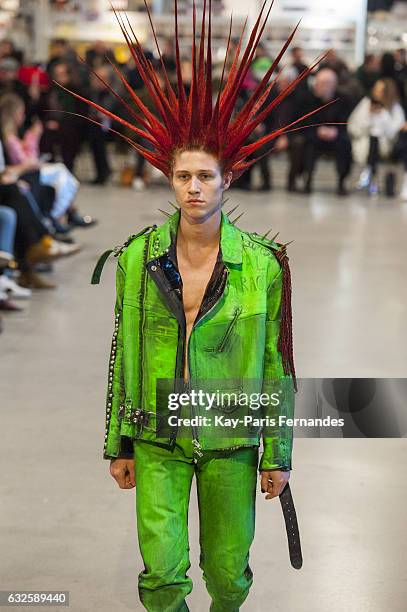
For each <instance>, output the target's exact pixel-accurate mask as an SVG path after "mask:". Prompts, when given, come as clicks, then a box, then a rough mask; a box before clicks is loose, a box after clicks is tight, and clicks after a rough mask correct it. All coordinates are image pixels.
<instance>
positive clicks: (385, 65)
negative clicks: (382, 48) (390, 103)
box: [380, 53, 406, 104]
mask: <svg viewBox="0 0 407 612" xmlns="http://www.w3.org/2000/svg"><path fill="white" fill-rule="evenodd" d="M380 78H381V79H392V80H393V81H394V82H395V84H396V87H397V91H398V96H399V98H400V101H401V103H402V104H404V103H405V101H406V92H405V91H404V82H403V80H402V78H401V77H400V74H399V73H398V72H397V70H396V60H395V59H394V56H393V54H392V53H383V55H382V59H381V62H380Z"/></svg>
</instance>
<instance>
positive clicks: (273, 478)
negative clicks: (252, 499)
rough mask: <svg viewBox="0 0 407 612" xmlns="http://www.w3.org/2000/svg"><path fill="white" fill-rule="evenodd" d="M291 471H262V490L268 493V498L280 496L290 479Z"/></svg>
mask: <svg viewBox="0 0 407 612" xmlns="http://www.w3.org/2000/svg"><path fill="white" fill-rule="evenodd" d="M290 474H291V472H282V471H281V470H268V471H266V472H261V492H262V493H267V495H266V499H273V497H278V496H279V495H280V493H281V492H282V490H283V489H284V487H285V485H286V484H287V482H288V481H289V479H290Z"/></svg>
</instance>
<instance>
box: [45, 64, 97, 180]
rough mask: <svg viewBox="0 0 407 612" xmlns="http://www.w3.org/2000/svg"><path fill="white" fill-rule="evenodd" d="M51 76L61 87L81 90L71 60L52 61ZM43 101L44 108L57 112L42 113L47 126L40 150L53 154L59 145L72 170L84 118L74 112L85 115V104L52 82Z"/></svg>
mask: <svg viewBox="0 0 407 612" xmlns="http://www.w3.org/2000/svg"><path fill="white" fill-rule="evenodd" d="M51 77H52V78H53V79H54V80H55V81H56V82H57V83H60V84H61V85H62V86H63V87H66V88H67V89H70V90H71V91H73V92H75V93H79V94H83V92H82V90H81V88H80V85H79V84H78V82H77V80H76V78H75V75H74V74H73V72H72V67H71V65H70V64H68V63H66V62H60V63H57V64H55V65H54V67H53V70H52V74H51ZM43 104H44V107H45V109H51V110H52V111H56V112H50V113H46V114H45V116H44V120H45V127H46V130H45V132H44V135H43V138H42V141H41V152H42V153H51V155H52V157H53V158H55V155H56V153H57V150H58V149H59V150H60V152H61V155H62V160H63V162H64V164H65V166H66V167H67V168H68V170H70V171H71V172H73V171H74V164H75V160H76V157H77V156H78V153H79V151H80V148H81V144H82V140H83V134H84V120H83V119H81V118H80V117H77V116H75V114H80V115H85V116H87V114H88V111H87V105H85V104H84V103H82V102H80V100H77V99H76V98H75V97H74V96H72V95H71V94H70V93H68V92H67V91H65V90H64V89H61V87H59V86H58V85H55V84H54V85H53V87H52V88H51V90H50V92H49V94H48V95H47V96H46V97H45V98H44V100H43ZM72 113H73V114H72Z"/></svg>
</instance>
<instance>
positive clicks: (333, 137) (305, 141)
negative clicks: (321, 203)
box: [289, 68, 352, 195]
mask: <svg viewBox="0 0 407 612" xmlns="http://www.w3.org/2000/svg"><path fill="white" fill-rule="evenodd" d="M337 84H338V78H337V76H336V73H335V72H334V71H333V70H332V69H331V68H323V69H321V70H319V71H318V72H317V74H316V75H315V77H314V80H313V83H312V86H311V90H310V91H306V92H301V94H300V95H299V97H298V100H297V102H296V104H297V108H299V109H301V113H303V114H306V113H307V112H310V111H312V110H315V109H317V108H318V107H320V106H323V105H324V104H327V103H329V102H332V104H329V106H327V107H326V108H324V109H322V110H321V111H319V112H318V113H316V114H315V116H313V117H312V118H311V121H309V120H306V121H304V122H303V123H302V122H301V123H299V124H298V126H296V127H300V126H302V125H309V124H310V123H318V124H329V123H338V124H344V123H346V121H347V119H348V117H349V114H350V112H351V110H352V102H351V100H350V99H349V98H347V97H346V96H341V97H340V99H337V98H338V95H337ZM290 148H291V155H290V157H291V167H290V181H289V183H290V184H289V188H290V190H292V191H295V190H296V183H295V180H296V177H295V175H296V173H297V170H298V168H295V167H293V165H294V163H298V160H302V164H303V168H301V169H303V170H304V173H305V188H304V192H305V193H311V191H312V182H313V176H314V171H315V166H316V162H317V160H318V158H319V156H320V155H321V154H323V153H329V154H330V155H332V156H333V157H334V159H335V164H336V171H337V175H338V182H337V194H338V195H346V194H347V191H346V188H345V179H346V177H347V176H348V175H349V172H350V169H351V164H352V153H351V143H350V139H349V136H348V133H347V131H346V125H320V126H318V127H309V128H306V129H304V130H301V131H300V132H296V137H295V138H293V140H292V142H291V143H290Z"/></svg>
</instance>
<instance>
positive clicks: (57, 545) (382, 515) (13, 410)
mask: <svg viewBox="0 0 407 612" xmlns="http://www.w3.org/2000/svg"><path fill="white" fill-rule="evenodd" d="M169 196H170V193H169V191H167V190H166V189H165V188H163V187H157V188H155V189H154V190H152V191H151V192H148V193H142V194H137V193H134V192H132V191H130V190H125V189H119V188H116V187H111V186H109V187H106V188H92V187H83V188H82V189H81V192H80V206H81V209H82V210H83V211H86V212H89V213H91V214H95V215H97V216H98V217H99V218H100V221H101V222H100V225H99V226H98V227H97V228H95V229H93V230H87V231H78V232H77V238H78V240H79V241H80V242H81V243H82V244H83V246H84V249H83V251H82V252H81V253H80V254H79V255H77V256H76V257H75V258H71V259H70V260H65V261H62V262H59V263H57V264H56V266H55V274H54V275H53V278H55V280H56V281H57V282H58V283H59V288H58V290H57V291H55V292H37V293H36V294H35V296H34V297H33V299H32V300H31V302H30V304H29V305H28V307H27V310H26V311H25V312H24V313H21V314H20V313H19V314H10V315H8V316H7V317H6V320H5V332H4V333H3V334H2V336H1V338H0V342H1V355H2V367H1V373H2V380H1V407H2V441H1V450H2V478H1V482H0V500H1V502H0V503H1V516H0V526H1V534H2V536H1V542H2V547H1V549H2V555H1V561H0V576H1V584H0V589H24V590H29V589H37V590H40V589H54V590H55V589H62V590H69V591H70V597H71V606H70V608H71V610H74V611H75V612H77V611H78V612H82V611H84V612H85V611H88V610H98V612H112V611H113V610H114V611H115V612H122V611H123V612H124V611H127V610H141V609H142V608H141V605H140V604H139V603H138V596H137V574H138V572H139V571H141V569H142V565H141V561H140V557H139V554H138V550H137V540H136V531H135V517H134V505H133V501H134V499H133V498H134V492H133V491H131V492H123V491H120V490H119V489H118V488H117V487H116V486H115V483H114V482H113V480H112V479H111V478H110V476H109V474H108V462H106V461H103V460H102V459H101V447H102V438H103V429H104V395H105V374H106V370H107V359H108V353H109V347H110V339H111V333H112V329H113V318H112V309H113V301H114V293H113V280H114V263H115V260H112V261H109V262H108V264H107V266H106V269H105V272H104V276H103V280H102V284H101V285H100V286H98V287H91V286H90V284H89V279H90V274H91V270H92V268H93V265H94V263H95V260H96V258H97V256H98V255H99V254H100V253H101V252H102V251H103V250H104V249H106V248H109V247H110V246H113V245H116V244H121V243H122V242H124V240H125V239H126V238H127V236H128V235H129V234H131V233H133V232H135V231H137V230H139V229H141V228H143V227H145V226H146V225H148V224H151V223H154V222H161V221H162V220H163V216H162V215H161V214H160V213H158V212H157V211H156V209H157V208H158V207H159V206H160V207H165V204H166V202H167V200H168V198H169ZM230 196H231V200H230V202H229V204H228V205H227V208H228V207H229V206H230V207H232V206H233V205H234V204H240V205H241V210H245V211H246V214H245V216H244V217H243V218H242V219H241V221H240V222H239V226H240V227H242V228H245V229H249V230H251V231H258V232H259V233H260V232H261V231H263V230H264V231H265V230H266V229H268V228H269V227H270V226H272V227H273V230H274V233H275V232H277V231H280V232H281V234H280V238H281V240H283V241H284V242H288V241H290V240H294V241H295V242H294V243H293V244H292V245H291V246H290V247H289V254H290V256H291V265H292V274H293V282H294V302H293V307H294V321H295V352H296V364H297V371H298V375H299V376H303V377H312V376H316V377H318V378H320V377H324V376H327V377H329V376H338V377H340V376H345V377H347V376H351V377H359V376H360V377H363V376H372V377H403V376H405V374H406V364H407V349H406V346H407V326H406V324H405V322H406V293H407V289H406V286H407V284H406V283H405V278H406V276H407V247H406V227H407V204H404V205H402V204H401V203H400V202H398V201H397V200H394V201H390V200H389V201H386V200H384V199H382V198H378V199H377V200H373V201H371V200H368V199H367V198H365V197H363V196H361V195H353V196H352V197H351V198H349V199H343V200H340V199H338V198H336V197H335V196H333V195H332V194H330V193H329V192H328V191H327V192H323V193H319V194H316V195H314V196H312V197H304V196H291V195H287V194H285V193H284V192H283V191H279V190H277V191H275V192H273V193H272V194H270V195H267V196H265V195H264V194H250V195H247V194H245V193H243V192H240V191H233V192H231V193H230ZM406 458H407V457H406V444H405V441H404V440H395V439H388V440H373V439H372V440H360V439H358V440H344V439H325V440H312V439H311V440H310V439H297V440H296V443H295V450H294V470H293V472H292V478H291V483H292V489H293V493H294V495H295V500H296V504H297V511H298V515H299V521H300V528H301V534H302V540H303V550H304V559H305V560H304V567H303V569H302V570H301V571H300V572H297V571H296V570H293V569H291V567H290V564H289V559H288V552H287V549H286V543H285V532H284V526H283V522H282V515H281V510H280V507H279V503H278V501H277V500H274V501H272V502H265V501H264V500H263V499H260V498H259V500H258V514H257V532H256V540H255V544H254V546H253V548H252V554H251V565H252V568H253V570H254V574H255V582H254V585H253V589H252V591H251V594H250V597H249V600H248V602H247V604H245V606H243V608H242V610H243V609H244V610H249V609H251V610H256V611H260V612H268V611H269V610H275V611H284V612H287V611H288V612H301V611H307V612H308V611H312V612H326V610H329V611H330V612H342V611H343V610H355V611H357V612H383V611H384V610H391V611H395V612H396V611H397V612H398V611H400V612H401V611H402V610H404V609H405V601H406V600H407V585H406V575H405V568H406V561H407V559H406V546H407V538H406V521H405V502H406V485H405V482H406V476H407V474H406ZM191 559H192V568H191V572H190V574H191V576H192V578H193V579H194V583H195V587H194V591H193V593H192V595H191V596H190V598H189V603H190V607H191V610H192V611H194V612H204V611H205V610H208V609H209V600H208V597H207V595H206V592H205V588H204V586H203V584H202V581H201V578H200V570H199V567H198V562H197V559H198V542H197V512H196V497H195V495H194V496H193V502H192V509H191ZM403 602H404V603H403ZM15 609H17V608H15Z"/></svg>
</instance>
